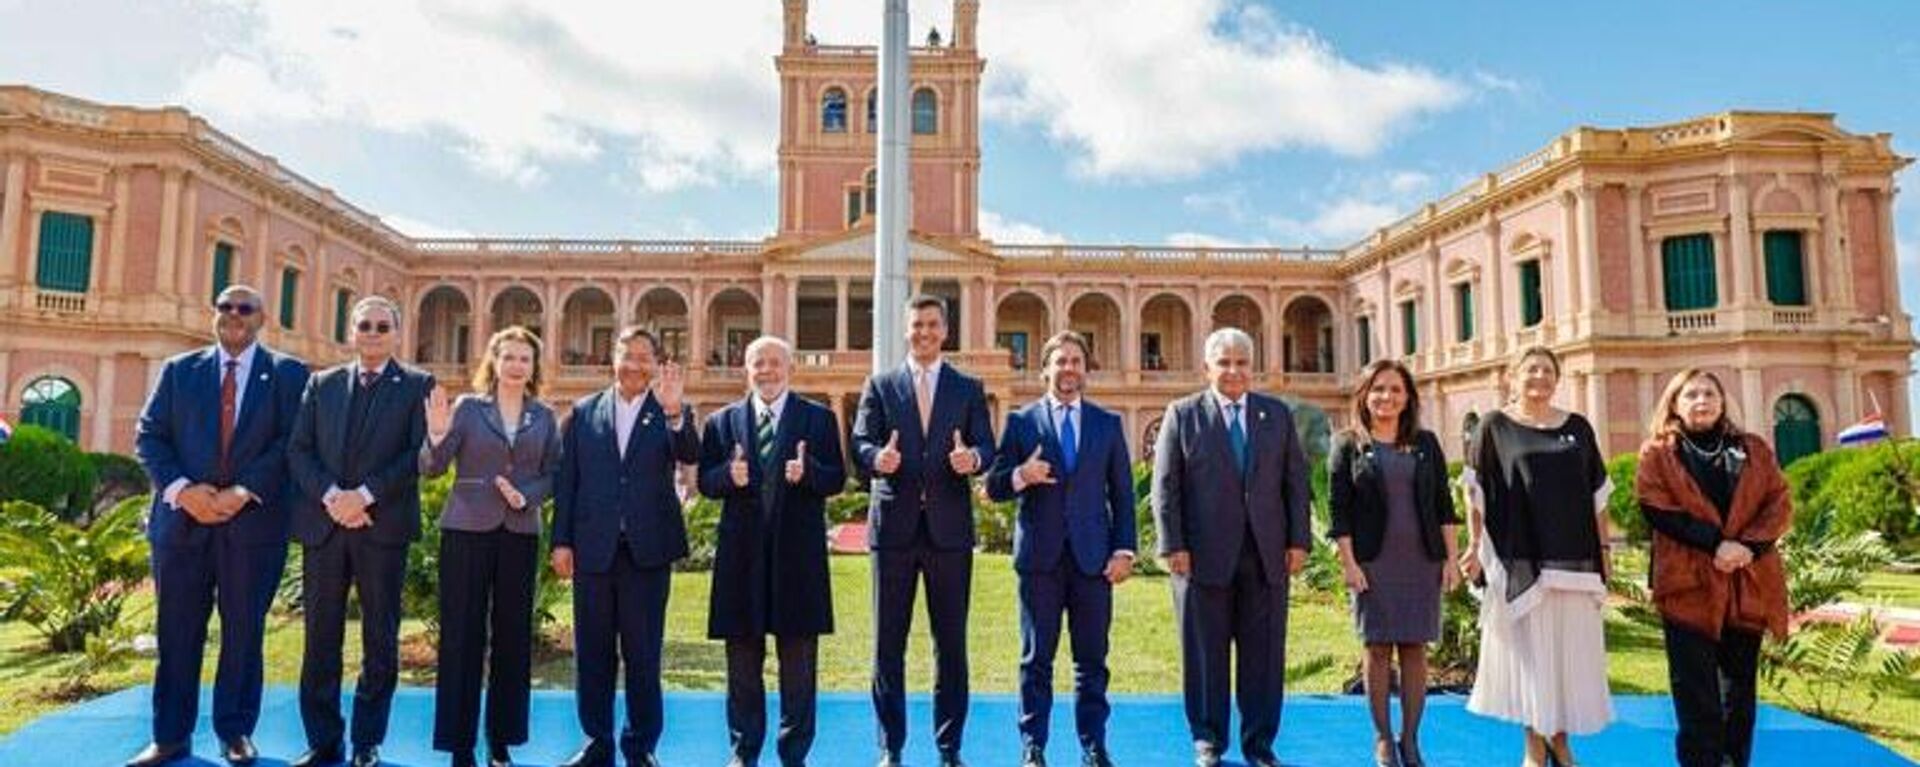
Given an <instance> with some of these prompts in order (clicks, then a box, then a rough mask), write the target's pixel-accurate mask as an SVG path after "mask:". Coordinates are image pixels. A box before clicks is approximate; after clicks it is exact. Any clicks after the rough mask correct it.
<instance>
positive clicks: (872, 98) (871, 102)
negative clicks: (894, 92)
mask: <svg viewBox="0 0 1920 767" xmlns="http://www.w3.org/2000/svg"><path fill="white" fill-rule="evenodd" d="M878 130H880V89H879V88H874V89H872V90H869V91H867V132H868V133H873V132H875V131H878Z"/></svg>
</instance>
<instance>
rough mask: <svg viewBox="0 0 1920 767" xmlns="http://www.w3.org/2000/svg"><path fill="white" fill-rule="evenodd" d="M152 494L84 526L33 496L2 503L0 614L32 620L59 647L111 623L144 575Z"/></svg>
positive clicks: (79, 642)
mask: <svg viewBox="0 0 1920 767" xmlns="http://www.w3.org/2000/svg"><path fill="white" fill-rule="evenodd" d="M147 501H148V499H147V498H146V497H145V496H141V497H136V498H128V499H126V500H124V501H121V502H120V504H119V505H117V506H115V507H113V509H111V510H109V511H108V512H107V513H105V514H102V515H100V516H99V518H97V519H95V520H93V523H92V524H91V525H89V526H87V527H79V526H76V525H74V524H72V523H69V522H67V521H65V520H62V519H61V518H60V517H58V516H56V515H55V514H54V513H53V512H50V511H47V510H46V509H43V508H41V507H39V506H37V505H34V504H31V503H26V502H22V501H9V502H7V503H6V504H5V505H4V506H0V620H5V621H15V620H17V621H22V622H25V623H26V624H27V625H29V626H32V627H33V629H34V631H36V632H38V633H39V634H40V635H41V636H43V637H45V638H46V640H47V646H48V648H49V649H51V650H53V651H54V652H74V651H78V650H83V649H85V648H86V646H87V641H88V639H90V638H93V637H97V636H100V635H101V634H102V633H104V632H107V631H109V630H111V629H112V628H113V627H114V625H115V624H117V623H118V622H119V620H120V612H121V608H122V607H123V606H124V605H125V603H126V599H127V596H128V595H129V594H131V593H132V592H133V589H134V587H135V586H137V585H139V583H140V582H141V581H143V580H145V579H146V577H147V540H146V536H145V535H143V534H142V533H141V530H140V516H141V512H142V510H143V509H145V507H146V505H147Z"/></svg>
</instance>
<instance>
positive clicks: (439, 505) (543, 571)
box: [278, 471, 569, 636]
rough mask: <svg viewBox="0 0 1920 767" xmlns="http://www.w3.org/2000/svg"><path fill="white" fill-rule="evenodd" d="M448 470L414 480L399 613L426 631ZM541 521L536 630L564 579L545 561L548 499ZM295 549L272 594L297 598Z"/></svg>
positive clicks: (434, 594) (555, 612)
mask: <svg viewBox="0 0 1920 767" xmlns="http://www.w3.org/2000/svg"><path fill="white" fill-rule="evenodd" d="M453 476H454V475H453V472H451V471H450V472H447V473H446V474H444V475H442V476H439V477H431V478H425V479H422V480H421V481H420V540H417V541H414V542H413V545H412V546H410V547H408V549H407V575H406V580H405V581H404V582H403V584H402V586H401V591H400V601H401V611H402V612H401V614H402V615H405V616H406V617H408V618H417V619H419V620H420V621H421V622H422V623H425V624H426V627H427V633H428V634H431V635H437V634H439V632H440V546H441V542H442V536H441V534H440V515H441V513H442V512H443V511H445V509H446V506H447V493H448V492H449V491H450V490H451V489H452V488H453ZM540 514H541V518H542V519H543V520H544V522H545V524H542V525H541V526H540V548H539V549H538V551H537V552H536V554H535V560H536V561H535V565H534V572H535V575H534V590H533V616H534V633H535V635H536V636H538V635H539V634H540V629H543V628H545V627H547V626H549V625H551V624H553V623H554V622H556V621H558V620H559V608H560V606H561V605H562V604H564V603H565V602H566V600H567V598H568V595H569V592H568V590H567V582H566V581H565V580H562V579H561V578H560V576H558V575H556V574H555V573H554V572H553V568H552V567H549V566H548V565H547V552H548V551H550V550H551V549H552V545H553V501H552V500H551V499H549V500H548V501H547V502H546V503H545V504H543V505H542V506H541V507H540ZM300 567H301V559H300V552H299V551H298V550H297V549H296V550H295V551H294V552H293V555H292V556H290V557H288V558H287V574H286V577H285V578H284V579H283V580H282V581H281V584H280V595H279V597H278V599H279V600H280V601H281V602H283V603H285V604H298V602H299V599H300V575H299V570H300Z"/></svg>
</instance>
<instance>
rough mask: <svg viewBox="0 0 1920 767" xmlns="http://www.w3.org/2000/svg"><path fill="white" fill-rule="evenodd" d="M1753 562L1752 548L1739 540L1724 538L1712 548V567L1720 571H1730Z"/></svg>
mask: <svg viewBox="0 0 1920 767" xmlns="http://www.w3.org/2000/svg"><path fill="white" fill-rule="evenodd" d="M1750 564H1753V549H1750V548H1747V545H1746V544H1744V543H1741V542H1739V541H1734V540H1725V541H1721V542H1720V545H1719V546H1718V547H1717V548H1715V549H1714V550H1713V569H1715V570H1718V571H1720V572H1722V573H1732V572H1733V571H1735V570H1738V569H1740V568H1742V567H1746V566H1747V565H1750Z"/></svg>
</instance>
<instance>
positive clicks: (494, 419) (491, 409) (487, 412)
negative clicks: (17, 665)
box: [480, 397, 527, 444]
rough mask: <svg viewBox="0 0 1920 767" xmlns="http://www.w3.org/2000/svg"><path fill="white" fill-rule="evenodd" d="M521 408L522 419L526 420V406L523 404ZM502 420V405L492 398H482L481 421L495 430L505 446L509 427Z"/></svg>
mask: <svg viewBox="0 0 1920 767" xmlns="http://www.w3.org/2000/svg"><path fill="white" fill-rule="evenodd" d="M520 407H521V410H520V417H521V418H522V419H525V418H526V416H527V410H526V405H525V404H522V405H521V406H520ZM501 419H502V416H501V415H500V403H499V402H496V401H494V399H493V398H492V397H481V398H480V420H482V421H485V422H486V424H487V427H488V428H491V429H493V433H495V434H498V435H500V440H501V442H502V443H503V444H504V443H505V442H506V439H507V425H506V423H505V422H504V421H502V420H501ZM515 426H516V427H517V426H518V424H515Z"/></svg>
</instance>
